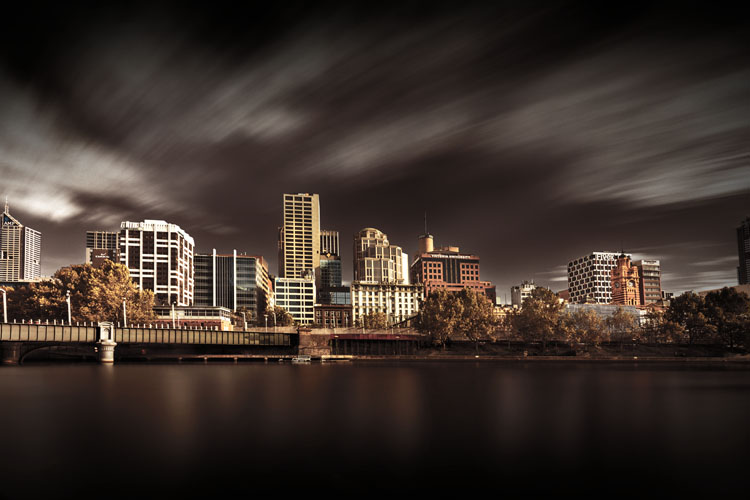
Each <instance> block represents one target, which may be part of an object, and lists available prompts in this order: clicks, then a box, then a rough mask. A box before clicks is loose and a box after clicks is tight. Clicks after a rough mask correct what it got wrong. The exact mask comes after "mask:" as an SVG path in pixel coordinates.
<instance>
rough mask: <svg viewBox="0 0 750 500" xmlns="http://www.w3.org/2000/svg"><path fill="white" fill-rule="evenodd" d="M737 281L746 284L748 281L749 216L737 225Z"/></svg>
mask: <svg viewBox="0 0 750 500" xmlns="http://www.w3.org/2000/svg"><path fill="white" fill-rule="evenodd" d="M737 256H738V258H739V265H738V266H737V283H739V284H740V285H746V284H748V283H750V217H745V220H744V221H742V222H741V223H740V225H739V226H738V227H737Z"/></svg>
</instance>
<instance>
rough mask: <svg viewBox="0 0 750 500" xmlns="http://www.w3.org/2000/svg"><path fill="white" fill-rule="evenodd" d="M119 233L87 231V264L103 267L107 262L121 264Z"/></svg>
mask: <svg viewBox="0 0 750 500" xmlns="http://www.w3.org/2000/svg"><path fill="white" fill-rule="evenodd" d="M119 234H120V233H118V232H117V231H86V260H85V262H86V264H91V265H92V266H94V267H101V265H102V264H103V263H104V261H106V260H111V261H114V262H118V263H119V262H120V256H119V250H120V243H119V242H118V237H119Z"/></svg>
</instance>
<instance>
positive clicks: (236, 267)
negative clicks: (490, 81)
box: [195, 249, 273, 322]
mask: <svg viewBox="0 0 750 500" xmlns="http://www.w3.org/2000/svg"><path fill="white" fill-rule="evenodd" d="M272 293H273V291H272V285H271V279H270V277H269V275H268V266H267V264H266V262H265V260H264V259H263V257H261V256H255V255H244V254H238V253H237V250H234V251H232V253H231V254H218V253H216V249H214V250H213V252H212V253H210V254H196V255H195V306H196V307H209V306H213V307H219V306H220V307H226V308H228V309H229V310H231V311H237V310H238V309H243V308H244V309H249V310H250V311H252V318H249V317H248V318H246V319H247V321H248V322H250V321H253V322H256V321H258V318H261V317H262V316H263V314H264V313H265V312H266V308H267V307H268V305H269V304H270V302H271V297H270V296H271V294H272Z"/></svg>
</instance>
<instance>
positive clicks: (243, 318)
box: [242, 311, 247, 331]
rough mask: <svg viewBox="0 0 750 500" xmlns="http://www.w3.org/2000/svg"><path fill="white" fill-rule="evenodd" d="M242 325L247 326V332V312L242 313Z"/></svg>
mask: <svg viewBox="0 0 750 500" xmlns="http://www.w3.org/2000/svg"><path fill="white" fill-rule="evenodd" d="M242 323H243V324H244V325H245V330H244V331H247V318H246V317H245V311H242Z"/></svg>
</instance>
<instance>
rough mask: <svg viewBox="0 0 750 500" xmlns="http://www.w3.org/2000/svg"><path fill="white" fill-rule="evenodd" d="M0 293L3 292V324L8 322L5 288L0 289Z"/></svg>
mask: <svg viewBox="0 0 750 500" xmlns="http://www.w3.org/2000/svg"><path fill="white" fill-rule="evenodd" d="M0 292H3V323H7V322H8V294H7V292H6V291H5V288H0Z"/></svg>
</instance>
